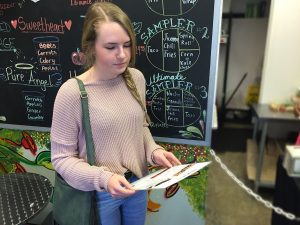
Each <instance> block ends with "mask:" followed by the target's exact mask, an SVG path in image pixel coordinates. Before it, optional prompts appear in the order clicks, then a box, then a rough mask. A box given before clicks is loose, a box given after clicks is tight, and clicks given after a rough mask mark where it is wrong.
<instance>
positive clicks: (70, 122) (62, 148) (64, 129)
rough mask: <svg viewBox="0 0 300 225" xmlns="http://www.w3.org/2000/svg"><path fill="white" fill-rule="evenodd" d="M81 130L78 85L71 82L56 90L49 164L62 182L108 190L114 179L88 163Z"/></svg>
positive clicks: (101, 168)
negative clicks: (108, 183) (108, 184)
mask: <svg viewBox="0 0 300 225" xmlns="http://www.w3.org/2000/svg"><path fill="white" fill-rule="evenodd" d="M83 136H84V131H83V130H82V111H81V99H80V93H79V88H78V85H77V82H76V81H75V80H74V79H72V80H68V81H67V82H65V83H64V84H63V85H62V87H61V88H60V89H59V91H58V93H57V96H56V99H55V103H54V109H53V118H52V126H51V161H52V165H53V166H54V168H55V170H56V171H57V172H58V173H59V174H60V175H61V176H62V177H63V178H64V179H65V181H66V182H67V183H68V184H70V185H71V186H73V187H74V188H77V189H79V190H83V191H91V190H97V191H101V190H103V189H107V182H108V180H109V178H110V177H111V176H112V175H113V173H111V172H110V171H109V170H108V169H107V168H105V167H97V166H91V165H89V164H88V163H87V157H86V147H85V139H84V138H82V137H83Z"/></svg>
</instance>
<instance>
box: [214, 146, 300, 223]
mask: <svg viewBox="0 0 300 225" xmlns="http://www.w3.org/2000/svg"><path fill="white" fill-rule="evenodd" d="M209 152H210V154H211V155H212V156H213V157H214V159H215V161H216V162H217V163H219V164H220V166H221V168H222V169H223V170H224V171H225V172H226V173H227V175H228V176H229V177H230V178H231V179H232V180H234V181H235V182H236V183H237V184H238V185H239V186H240V187H241V188H242V189H244V190H245V191H246V192H247V193H248V194H249V195H251V196H252V197H254V198H255V199H256V200H257V201H258V202H260V203H262V204H264V205H265V206H266V207H267V208H269V209H272V210H274V212H275V213H277V214H279V215H282V216H285V217H286V218H287V219H289V220H296V221H300V218H299V217H296V216H295V215H294V214H292V213H289V212H286V211H284V210H283V209H282V208H280V207H277V206H274V205H273V204H272V203H271V202H270V201H267V200H265V199H263V198H262V197H261V196H260V195H258V194H256V193H255V192H254V191H253V190H252V189H250V188H249V187H247V186H246V185H245V184H244V183H243V182H242V181H241V180H239V179H238V178H237V177H236V176H235V175H234V174H233V173H232V172H231V171H230V170H229V169H228V167H227V166H226V165H225V164H224V163H223V162H222V160H221V159H220V157H218V156H217V155H216V153H215V151H214V150H213V149H210V150H209Z"/></svg>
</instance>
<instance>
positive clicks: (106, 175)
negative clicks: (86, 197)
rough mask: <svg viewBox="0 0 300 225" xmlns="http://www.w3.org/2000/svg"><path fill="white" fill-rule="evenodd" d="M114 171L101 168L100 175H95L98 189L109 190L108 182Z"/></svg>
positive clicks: (95, 183) (96, 188)
mask: <svg viewBox="0 0 300 225" xmlns="http://www.w3.org/2000/svg"><path fill="white" fill-rule="evenodd" d="M113 175H114V173H112V172H109V171H103V170H99V173H98V176H96V177H95V180H94V185H95V190H96V191H104V190H105V191H107V184H108V181H109V179H110V178H111V177H112V176H113Z"/></svg>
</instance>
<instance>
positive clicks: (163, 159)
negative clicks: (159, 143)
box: [152, 148, 181, 168]
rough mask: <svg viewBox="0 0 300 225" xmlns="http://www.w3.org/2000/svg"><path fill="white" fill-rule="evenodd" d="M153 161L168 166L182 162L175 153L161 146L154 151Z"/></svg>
mask: <svg viewBox="0 0 300 225" xmlns="http://www.w3.org/2000/svg"><path fill="white" fill-rule="evenodd" d="M152 161H153V162H154V163H155V164H157V165H160V166H163V167H168V168H170V167H172V166H176V165H180V164H181V163H180V161H179V160H178V159H177V158H176V156H175V155H174V154H173V153H171V152H168V151H166V150H164V149H161V148H159V149H156V150H154V151H153V153H152Z"/></svg>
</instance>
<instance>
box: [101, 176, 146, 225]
mask: <svg viewBox="0 0 300 225" xmlns="http://www.w3.org/2000/svg"><path fill="white" fill-rule="evenodd" d="M134 180H137V178H136V177H135V176H133V177H132V178H130V179H129V182H133V181H134ZM96 198H97V205H98V212H99V213H100V218H101V225H144V224H145V219H146V212H147V200H148V199H147V198H148V195H147V191H137V192H136V193H135V194H134V195H132V196H129V197H127V198H113V197H111V195H110V193H108V192H97V194H96Z"/></svg>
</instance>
